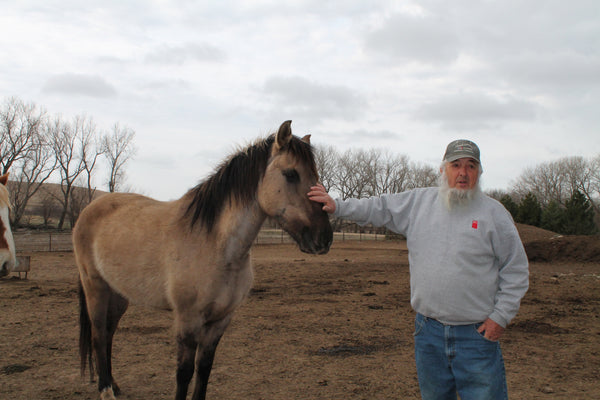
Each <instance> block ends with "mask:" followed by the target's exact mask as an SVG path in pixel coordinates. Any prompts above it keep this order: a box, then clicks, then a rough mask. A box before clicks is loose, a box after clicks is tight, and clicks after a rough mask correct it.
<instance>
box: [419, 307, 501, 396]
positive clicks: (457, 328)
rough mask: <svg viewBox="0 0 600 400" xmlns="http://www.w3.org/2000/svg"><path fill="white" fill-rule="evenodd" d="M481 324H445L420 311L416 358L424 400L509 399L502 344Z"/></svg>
mask: <svg viewBox="0 0 600 400" xmlns="http://www.w3.org/2000/svg"><path fill="white" fill-rule="evenodd" d="M480 325H481V324H472V325H444V324H442V323H440V322H438V321H436V320H434V319H431V318H427V317H424V316H423V315H421V314H417V318H416V320H415V360H416V363H417V374H418V377H419V387H420V389H421V398H422V399H423V400H456V398H457V397H456V393H457V392H458V394H459V395H460V398H461V400H506V399H508V394H507V388H506V374H505V370H504V361H503V359H502V352H501V351H500V344H499V343H498V342H493V341H491V340H488V339H485V338H484V337H483V336H482V335H481V334H480V333H479V332H477V328H478V327H479V326H480Z"/></svg>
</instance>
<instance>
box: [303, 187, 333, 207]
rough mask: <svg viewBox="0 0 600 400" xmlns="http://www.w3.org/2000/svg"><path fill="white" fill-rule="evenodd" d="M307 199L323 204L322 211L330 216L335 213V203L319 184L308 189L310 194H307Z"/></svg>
mask: <svg viewBox="0 0 600 400" xmlns="http://www.w3.org/2000/svg"><path fill="white" fill-rule="evenodd" d="M308 198H309V199H310V200H312V201H316V202H317V203H321V204H323V211H325V212H328V213H330V214H333V213H334V212H335V201H334V200H333V199H332V198H331V196H330V195H329V194H328V193H327V190H325V187H324V186H323V185H321V184H320V183H317V184H316V186H312V187H311V188H310V192H308Z"/></svg>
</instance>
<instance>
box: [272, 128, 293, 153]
mask: <svg viewBox="0 0 600 400" xmlns="http://www.w3.org/2000/svg"><path fill="white" fill-rule="evenodd" d="M291 139H292V121H285V122H284V123H283V124H281V126H280V127H279V130H278V131H277V135H276V136H275V143H274V144H273V154H276V153H277V152H279V150H281V149H282V148H283V147H285V146H286V145H287V144H288V143H289V142H290V140H291Z"/></svg>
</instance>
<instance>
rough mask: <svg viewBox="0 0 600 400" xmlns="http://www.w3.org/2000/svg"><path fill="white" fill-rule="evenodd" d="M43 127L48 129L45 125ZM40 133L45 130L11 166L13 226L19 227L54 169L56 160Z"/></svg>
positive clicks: (38, 134) (34, 138) (36, 136)
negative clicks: (32, 200)
mask: <svg viewBox="0 0 600 400" xmlns="http://www.w3.org/2000/svg"><path fill="white" fill-rule="evenodd" d="M44 126H45V128H47V127H48V125H47V124H46V123H45V124H44ZM42 131H44V132H45V129H42V130H41V131H40V132H38V133H37V134H36V135H34V137H33V143H34V145H33V146H31V147H30V149H29V150H28V151H27V152H26V154H25V157H24V158H22V159H21V160H19V161H17V162H16V163H15V164H14V165H13V179H12V182H11V191H10V197H11V203H12V206H13V207H12V212H11V224H13V225H14V226H18V225H19V223H20V221H21V218H22V217H23V215H24V214H25V210H26V208H27V205H28V204H29V202H30V200H31V199H32V198H33V196H34V195H35V194H36V193H37V192H38V191H39V190H40V188H41V187H42V185H43V184H44V183H45V182H46V181H48V179H49V178H50V176H51V175H52V173H53V172H54V171H55V169H56V158H55V157H54V155H53V153H52V151H51V149H50V147H49V145H48V142H47V137H46V136H45V135H44V134H43V133H42Z"/></svg>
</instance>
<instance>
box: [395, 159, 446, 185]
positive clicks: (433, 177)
mask: <svg viewBox="0 0 600 400" xmlns="http://www.w3.org/2000/svg"><path fill="white" fill-rule="evenodd" d="M439 175H440V173H439V171H438V170H437V169H435V168H434V167H432V166H430V165H425V164H419V163H412V164H411V166H410V171H409V173H408V176H409V182H408V184H407V186H406V187H405V188H404V190H409V189H415V188H419V187H432V186H437V184H438V178H439Z"/></svg>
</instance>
